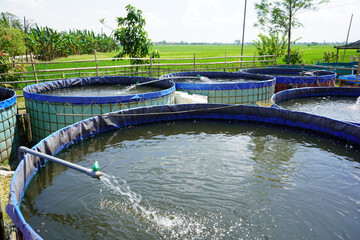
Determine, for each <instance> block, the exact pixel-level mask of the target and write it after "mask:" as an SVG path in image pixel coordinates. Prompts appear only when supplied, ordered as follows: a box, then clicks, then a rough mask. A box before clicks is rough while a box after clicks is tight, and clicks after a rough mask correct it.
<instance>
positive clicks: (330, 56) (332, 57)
mask: <svg viewBox="0 0 360 240" xmlns="http://www.w3.org/2000/svg"><path fill="white" fill-rule="evenodd" d="M336 58H337V55H336V53H335V52H330V51H327V52H324V62H326V63H330V62H336Z"/></svg>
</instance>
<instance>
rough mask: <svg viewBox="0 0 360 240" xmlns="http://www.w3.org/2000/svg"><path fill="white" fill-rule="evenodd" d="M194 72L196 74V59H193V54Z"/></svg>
mask: <svg viewBox="0 0 360 240" xmlns="http://www.w3.org/2000/svg"><path fill="white" fill-rule="evenodd" d="M194 72H196V58H195V53H194Z"/></svg>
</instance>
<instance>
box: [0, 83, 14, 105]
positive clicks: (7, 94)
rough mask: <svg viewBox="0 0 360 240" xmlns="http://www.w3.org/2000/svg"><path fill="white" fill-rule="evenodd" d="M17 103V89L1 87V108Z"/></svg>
mask: <svg viewBox="0 0 360 240" xmlns="http://www.w3.org/2000/svg"><path fill="white" fill-rule="evenodd" d="M15 103H16V93H15V91H13V90H11V89H7V88H0V109H4V108H8V107H10V106H12V105H14V104H15Z"/></svg>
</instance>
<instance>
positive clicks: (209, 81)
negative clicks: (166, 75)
mask: <svg viewBox="0 0 360 240" xmlns="http://www.w3.org/2000/svg"><path fill="white" fill-rule="evenodd" d="M170 79H171V78H170ZM173 80H174V82H177V83H200V84H205V83H206V84H216V83H243V82H258V81H259V80H255V79H254V80H253V79H242V78H208V77H203V76H200V77H198V78H196V77H189V78H186V76H183V77H180V78H174V79H173Z"/></svg>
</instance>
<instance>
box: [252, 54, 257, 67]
mask: <svg viewBox="0 0 360 240" xmlns="http://www.w3.org/2000/svg"><path fill="white" fill-rule="evenodd" d="M255 57H256V52H254V58H253V68H255Z"/></svg>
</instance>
